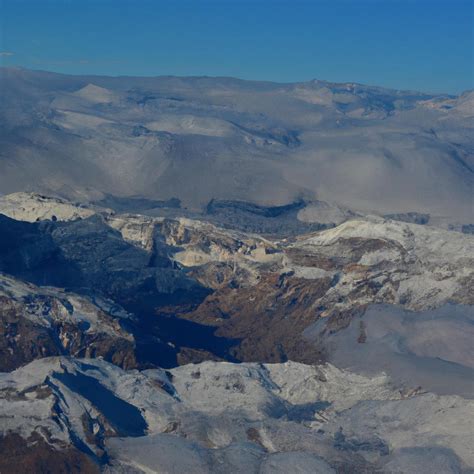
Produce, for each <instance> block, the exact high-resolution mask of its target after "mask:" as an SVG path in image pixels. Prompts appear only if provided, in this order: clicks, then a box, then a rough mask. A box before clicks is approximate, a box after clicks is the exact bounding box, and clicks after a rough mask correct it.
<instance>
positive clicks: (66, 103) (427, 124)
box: [0, 68, 474, 224]
mask: <svg viewBox="0 0 474 474" xmlns="http://www.w3.org/2000/svg"><path fill="white" fill-rule="evenodd" d="M0 84H1V87H0V103H1V104H2V107H1V110H0V123H1V125H2V127H1V129H2V132H1V133H0V153H1V155H0V190H1V191H2V192H3V193H9V192H13V191H20V190H21V191H25V190H30V191H44V192H48V193H57V194H60V195H63V196H67V197H73V198H75V199H97V198H100V197H101V196H102V197H103V195H104V194H103V193H108V194H112V195H118V196H132V195H133V196H142V197H147V198H154V199H162V200H163V199H164V200H166V199H170V198H179V199H180V200H181V201H182V202H183V204H184V205H185V206H187V207H192V208H196V209H197V208H203V207H204V206H206V205H207V203H208V202H209V201H210V200H211V199H218V200H219V199H220V200H237V201H250V202H253V203H259V204H264V205H282V204H288V203H290V202H293V201H296V200H298V199H301V198H304V199H305V200H307V201H311V200H315V199H316V198H317V199H322V200H326V201H330V202H334V203H336V204H339V205H343V206H346V207H349V208H352V209H359V210H363V211H377V212H379V213H397V212H398V213H399V212H410V211H417V212H424V213H429V214H434V215H441V216H450V217H451V218H453V219H458V220H461V221H462V222H464V223H468V224H469V223H472V221H473V208H472V192H473V182H474V181H473V179H474V178H473V177H474V175H473V166H474V163H473V149H474V144H473V141H472V136H473V134H472V131H473V130H472V124H473V122H472V108H471V107H470V106H469V104H470V103H471V102H472V101H471V102H470V99H469V97H470V95H469V93H466V94H464V95H462V96H460V97H446V96H433V95H427V94H421V93H416V92H409V91H394V90H389V89H383V88H376V87H369V86H361V85H356V84H333V83H327V82H324V81H312V82H309V83H298V84H276V83H263V82H251V81H240V80H235V79H230V78H176V77H158V78H132V77H99V76H94V77H86V76H65V75H59V74H53V73H45V72H38V71H28V70H23V69H8V68H3V69H1V70H0Z"/></svg>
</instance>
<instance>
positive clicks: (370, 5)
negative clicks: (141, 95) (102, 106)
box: [0, 0, 474, 94]
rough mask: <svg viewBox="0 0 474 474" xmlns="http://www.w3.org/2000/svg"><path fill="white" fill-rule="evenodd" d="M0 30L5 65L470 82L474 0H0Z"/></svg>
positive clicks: (426, 88) (420, 86) (285, 78)
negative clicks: (172, 0)
mask: <svg viewBox="0 0 474 474" xmlns="http://www.w3.org/2000/svg"><path fill="white" fill-rule="evenodd" d="M0 30H1V31H0V65H1V66H7V67H8V66H21V67H25V68H28V69H35V70H45V71H52V72H59V73H65V74H80V75H91V74H94V75H111V76H120V75H125V76H167V75H171V76H208V77H235V78H239V79H244V80H256V81H271V82H280V83H291V82H307V81H310V80H313V79H318V80H323V81H328V82H353V83H360V84H364V85H372V86H380V87H387V88H393V89H400V90H417V91H422V92H427V93H449V94H459V93H461V92H463V91H465V90H469V89H472V88H474V84H473V67H474V62H473V36H472V34H473V4H472V2H470V1H464V0H454V1H449V2H448V1H441V0H438V1H427V0H412V1H410V0H399V1H391V0H389V1H386V2H383V3H382V2H376V1H374V0H361V1H357V2H355V1H352V2H351V1H347V0H338V1H334V2H327V1H319V2H307V1H296V2H292V3H290V2H282V1H278V0H274V1H264V0H260V1H248V0H241V1H231V0H228V1H226V0H224V1H221V2H216V1H209V0H206V1H201V2H199V3H198V2H189V1H183V0H180V1H176V2H164V1H161V0H158V1H154V2H151V1H147V0H136V1H134V2H131V1H129V0H122V1H116V2H110V1H107V0H103V1H91V0H83V1H81V2H79V1H61V0H45V1H42V2H38V1H32V0H16V1H14V0H0Z"/></svg>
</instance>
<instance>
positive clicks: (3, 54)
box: [0, 51, 14, 58]
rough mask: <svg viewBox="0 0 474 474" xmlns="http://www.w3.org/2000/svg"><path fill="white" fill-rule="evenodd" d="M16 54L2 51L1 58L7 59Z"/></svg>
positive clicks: (0, 52)
mask: <svg viewBox="0 0 474 474" xmlns="http://www.w3.org/2000/svg"><path fill="white" fill-rule="evenodd" d="M13 54H14V53H12V52H11V51H0V58H5V57H9V56H13Z"/></svg>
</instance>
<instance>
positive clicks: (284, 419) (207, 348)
mask: <svg viewBox="0 0 474 474" xmlns="http://www.w3.org/2000/svg"><path fill="white" fill-rule="evenodd" d="M473 128H474V92H473V91H466V92H463V93H461V94H459V95H448V94H430V93H426V92H416V91H404V90H403V91H402V90H393V89H388V88H382V87H376V86H367V85H362V84H356V83H333V82H327V81H323V80H313V81H308V82H295V83H277V82H258V81H246V80H241V79H235V78H230V77H177V76H159V77H132V76H113V77H112V76H99V75H67V74H59V73H53V72H46V71H37V70H31V69H26V68H19V67H2V68H0V472H2V473H3V472H5V473H14V472H51V473H60V472H86V473H89V472H91V473H98V472H106V473H124V474H125V473H127V474H149V473H176V474H178V473H184V472H189V473H223V474H224V473H229V472H232V473H234V472H235V473H256V474H257V473H287V472H291V473H293V472H295V473H338V474H342V473H349V472H350V473H361V474H362V473H387V474H389V473H390V474H395V473H397V474H400V473H403V474H412V473H413V474H415V473H417V474H418V473H426V474H428V473H430V474H431V473H434V472H438V473H452V474H459V473H461V474H469V473H472V472H474V455H473V450H472V439H473V435H474V417H473V413H474V411H473V409H474V405H473V403H474V352H473V346H472V341H473V340H474V314H473V305H474V192H473V191H474V134H473V131H474V130H473ZM19 470H20V471H19Z"/></svg>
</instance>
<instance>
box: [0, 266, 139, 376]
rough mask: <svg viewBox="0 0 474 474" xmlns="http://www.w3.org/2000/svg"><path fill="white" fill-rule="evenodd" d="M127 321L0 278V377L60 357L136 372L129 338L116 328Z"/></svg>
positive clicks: (80, 300)
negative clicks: (98, 361) (102, 362)
mask: <svg viewBox="0 0 474 474" xmlns="http://www.w3.org/2000/svg"><path fill="white" fill-rule="evenodd" d="M98 303H99V304H98ZM107 310H108V311H109V313H107V312H106V311H107ZM129 317H130V316H129V315H127V313H125V311H123V310H121V311H120V308H118V307H117V305H115V304H113V303H111V302H107V301H102V302H96V303H94V302H92V301H91V300H88V299H87V298H85V297H81V296H78V295H75V294H71V293H66V292H63V291H61V290H58V289H53V288H51V289H43V288H39V287H37V286H34V285H31V284H26V283H23V282H20V281H18V280H15V279H13V278H10V277H7V276H6V275H1V274H0V322H1V325H0V371H10V370H13V369H15V368H17V367H19V366H21V365H24V364H26V363H28V362H31V361H32V360H35V359H39V358H41V357H48V356H52V355H62V354H70V355H73V356H76V357H103V358H104V359H105V360H109V361H111V362H113V363H114V364H116V365H118V366H120V367H124V368H132V367H136V366H137V361H136V356H135V340H134V337H133V335H132V334H130V333H128V332H127V331H125V330H124V329H122V327H121V324H120V320H121V319H122V320H126V319H128V318H129Z"/></svg>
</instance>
